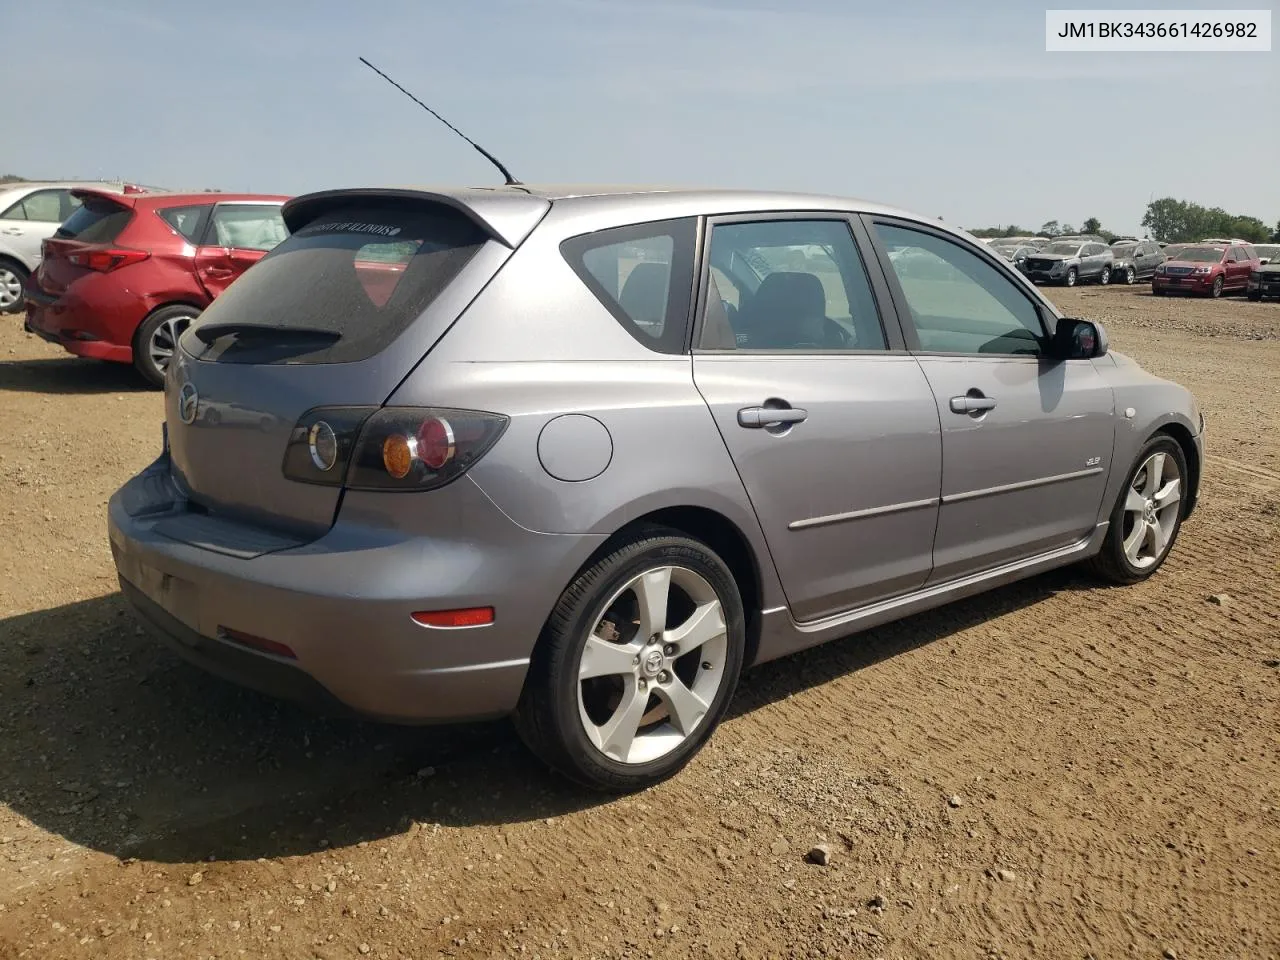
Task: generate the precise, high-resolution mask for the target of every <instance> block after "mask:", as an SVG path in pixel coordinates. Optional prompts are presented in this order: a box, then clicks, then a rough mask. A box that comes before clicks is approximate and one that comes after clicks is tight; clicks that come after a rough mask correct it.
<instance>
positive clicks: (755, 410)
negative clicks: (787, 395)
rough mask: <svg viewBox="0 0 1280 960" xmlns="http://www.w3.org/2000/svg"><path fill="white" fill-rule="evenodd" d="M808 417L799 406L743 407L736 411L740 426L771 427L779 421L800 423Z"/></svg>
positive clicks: (807, 412) (806, 411) (807, 413)
mask: <svg viewBox="0 0 1280 960" xmlns="http://www.w3.org/2000/svg"><path fill="white" fill-rule="evenodd" d="M808 417H809V411H808V410H802V409H800V408H799V407H743V408H742V409H741V410H739V411H738V426H740V427H771V426H774V425H775V424H779V423H801V422H802V421H804V420H807V419H808Z"/></svg>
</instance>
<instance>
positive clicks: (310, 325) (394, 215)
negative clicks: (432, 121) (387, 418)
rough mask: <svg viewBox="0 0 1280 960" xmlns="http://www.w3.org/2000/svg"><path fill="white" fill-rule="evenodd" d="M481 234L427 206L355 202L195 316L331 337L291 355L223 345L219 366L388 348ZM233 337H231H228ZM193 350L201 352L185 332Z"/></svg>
mask: <svg viewBox="0 0 1280 960" xmlns="http://www.w3.org/2000/svg"><path fill="white" fill-rule="evenodd" d="M485 240H486V236H485V234H484V233H483V232H482V231H481V230H480V228H479V227H477V226H476V225H475V224H474V223H473V222H472V221H471V220H469V219H468V218H467V217H466V216H464V215H463V214H461V213H458V212H457V211H454V210H450V209H447V208H444V207H438V206H427V205H423V204H405V203H387V204H378V203H370V202H369V201H361V202H359V203H357V204H353V205H350V206H345V207H341V208H336V209H334V210H332V211H329V212H326V213H324V214H322V215H321V216H319V217H317V218H316V219H315V220H312V221H311V222H309V223H306V224H304V225H303V226H301V227H299V229H298V230H297V232H296V233H293V234H291V235H290V236H289V237H288V238H287V239H286V240H284V241H283V242H281V243H280V244H278V245H277V246H276V247H274V249H272V251H271V252H270V253H268V254H267V255H266V256H265V257H263V258H262V260H260V261H259V262H258V263H257V264H255V265H254V267H253V268H252V269H251V270H248V271H246V272H245V273H244V274H243V275H242V276H241V277H240V278H239V279H238V280H236V282H235V283H233V284H232V285H231V286H230V287H228V288H227V290H226V291H225V292H224V293H222V294H221V295H220V296H219V297H218V299H217V300H215V301H214V302H213V304H212V305H211V306H210V307H209V308H208V309H207V310H205V312H204V313H203V314H201V316H200V321H199V323H198V324H194V325H193V326H192V327H191V328H190V329H191V330H194V329H195V328H196V327H204V326H206V325H208V326H214V325H223V324H226V325H253V326H261V327H269V328H271V329H272V330H276V331H280V332H281V333H286V334H287V332H288V331H289V330H297V331H308V330H310V331H323V332H325V333H329V334H337V335H338V337H337V339H336V340H334V341H333V342H332V345H329V346H325V347H324V349H322V350H315V351H312V352H307V353H292V354H289V355H287V356H277V355H276V354H271V356H272V357H275V359H270V358H269V357H268V356H267V353H265V352H264V351H263V350H262V349H259V348H258V347H255V345H254V342H253V341H255V339H256V341H257V342H258V343H261V342H262V340H261V338H246V342H245V344H244V345H243V346H238V345H237V344H235V343H231V344H219V345H218V348H217V350H216V351H210V353H216V357H217V360H218V361H219V362H223V363H267V362H288V363H347V362H354V361H360V360H366V359H368V358H369V357H372V356H373V355H375V354H376V353H379V352H381V351H382V350H383V349H385V348H386V347H388V346H389V345H390V344H391V343H392V341H394V340H395V339H396V338H397V337H398V336H399V335H400V334H401V333H402V332H404V330H406V329H407V328H408V327H409V325H410V324H411V323H413V321H414V320H416V319H417V318H418V317H419V316H421V314H422V312H423V311H424V310H425V309H426V308H427V307H428V306H429V305H430V303H431V302H432V301H433V300H434V299H435V298H436V297H437V296H439V294H440V293H441V292H442V291H443V290H445V289H446V288H447V287H448V285H449V284H450V283H451V282H452V281H453V279H454V278H455V277H456V276H457V275H458V274H459V273H460V272H461V271H462V269H463V267H465V266H466V265H467V263H468V262H469V261H470V260H471V258H472V257H473V256H474V255H475V253H476V251H478V250H479V249H480V247H481V246H483V245H484V243H485ZM231 339H234V338H231ZM183 346H184V348H185V349H187V350H189V351H190V352H191V353H193V354H195V355H196V356H201V355H202V354H204V353H205V352H206V351H205V350H204V349H203V348H202V346H201V343H200V342H199V341H198V338H194V337H193V336H192V335H187V336H184V338H183Z"/></svg>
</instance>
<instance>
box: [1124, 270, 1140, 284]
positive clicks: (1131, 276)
mask: <svg viewBox="0 0 1280 960" xmlns="http://www.w3.org/2000/svg"><path fill="white" fill-rule="evenodd" d="M1137 280H1138V271H1136V270H1134V269H1133V267H1125V268H1124V282H1125V283H1127V284H1128V285H1129V286H1131V287H1132V286H1133V285H1134V284H1135V283H1136V282H1137Z"/></svg>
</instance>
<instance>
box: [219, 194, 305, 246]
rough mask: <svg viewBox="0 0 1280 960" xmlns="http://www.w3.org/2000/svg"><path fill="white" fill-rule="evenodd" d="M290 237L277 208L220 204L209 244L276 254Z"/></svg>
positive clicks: (274, 205)
mask: <svg viewBox="0 0 1280 960" xmlns="http://www.w3.org/2000/svg"><path fill="white" fill-rule="evenodd" d="M287 235H288V231H287V230H286V229H285V225H284V218H283V217H282V216H281V215H280V207H279V205H277V204H249V203H220V204H218V205H217V206H216V207H214V208H213V222H212V223H211V224H210V229H209V231H208V236H207V237H206V239H205V243H207V244H210V245H212V246H215V247H229V248H231V249H233V250H272V249H274V248H275V247H276V245H277V244H279V243H281V242H282V241H283V240H284V238H285V237H286V236H287Z"/></svg>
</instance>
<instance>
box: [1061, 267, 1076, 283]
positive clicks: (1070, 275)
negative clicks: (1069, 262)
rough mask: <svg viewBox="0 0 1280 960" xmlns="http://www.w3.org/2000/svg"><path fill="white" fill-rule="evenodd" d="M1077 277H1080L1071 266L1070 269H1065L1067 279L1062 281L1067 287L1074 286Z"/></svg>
mask: <svg viewBox="0 0 1280 960" xmlns="http://www.w3.org/2000/svg"><path fill="white" fill-rule="evenodd" d="M1079 278H1080V274H1079V273H1078V272H1077V271H1076V268H1075V267H1072V268H1071V269H1070V270H1068V271H1067V279H1066V280H1064V281H1063V283H1065V284H1066V285H1067V286H1068V287H1074V286H1075V285H1076V281H1077V280H1078V279H1079Z"/></svg>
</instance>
